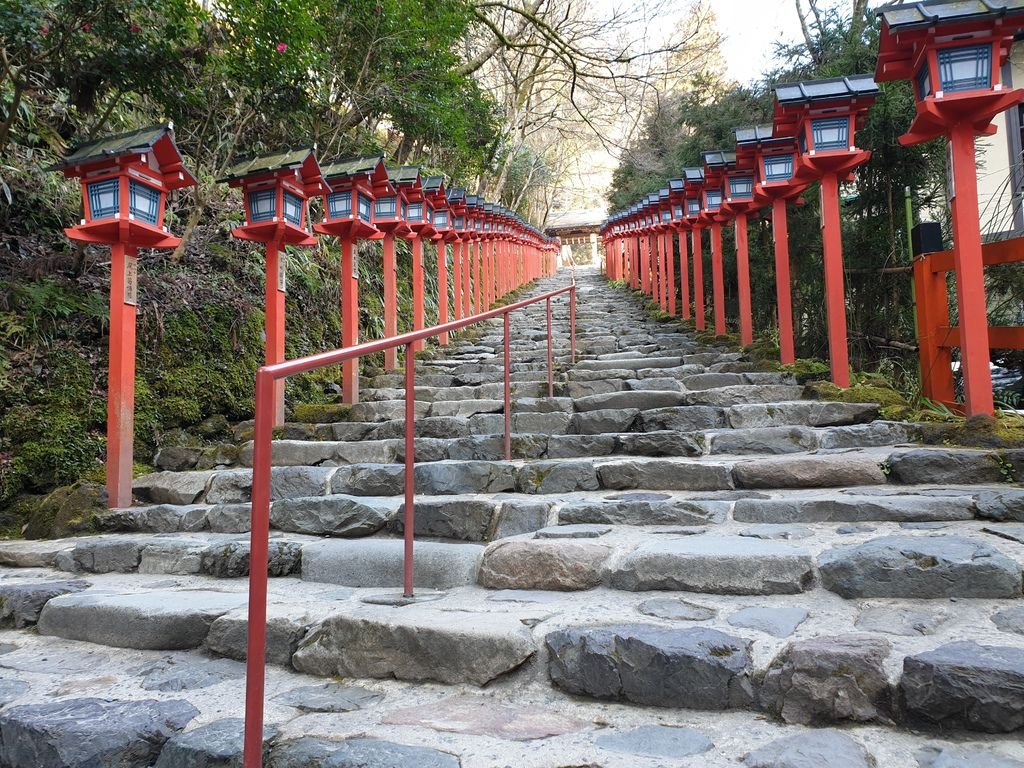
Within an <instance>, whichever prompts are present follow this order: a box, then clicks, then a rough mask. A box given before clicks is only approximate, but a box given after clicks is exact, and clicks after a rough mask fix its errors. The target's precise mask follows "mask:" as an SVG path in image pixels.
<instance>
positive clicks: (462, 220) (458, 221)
mask: <svg viewBox="0 0 1024 768" xmlns="http://www.w3.org/2000/svg"><path fill="white" fill-rule="evenodd" d="M455 228H456V229H465V228H466V217H465V216H456V217H455Z"/></svg>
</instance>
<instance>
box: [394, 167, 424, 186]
mask: <svg viewBox="0 0 1024 768" xmlns="http://www.w3.org/2000/svg"><path fill="white" fill-rule="evenodd" d="M388 178H389V179H390V180H391V183H392V184H398V185H400V186H416V185H418V184H419V183H420V169H419V166H416V165H402V166H399V167H398V168H388Z"/></svg>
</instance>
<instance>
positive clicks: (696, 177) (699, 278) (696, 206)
mask: <svg viewBox="0 0 1024 768" xmlns="http://www.w3.org/2000/svg"><path fill="white" fill-rule="evenodd" d="M683 182H684V189H685V196H686V221H687V223H688V224H689V226H690V240H691V244H692V246H693V318H694V322H695V324H696V327H697V330H698V331H703V330H704V329H705V328H706V327H707V323H706V319H705V318H706V310H705V308H704V256H703V254H702V252H701V251H702V249H701V231H702V230H703V229H704V227H705V223H704V220H703V218H702V217H701V207H702V201H703V199H704V169H703V168H683Z"/></svg>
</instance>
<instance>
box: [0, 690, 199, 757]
mask: <svg viewBox="0 0 1024 768" xmlns="http://www.w3.org/2000/svg"><path fill="white" fill-rule="evenodd" d="M198 714H199V710H197V709H196V708H195V707H193V706H192V705H191V704H189V703H188V702H187V701H180V700H171V701H155V700H152V699H143V700H135V701H105V700H103V699H64V700H61V701H54V702H50V703H46V704H28V705H24V706H20V707H10V708H8V709H5V710H4V711H3V712H2V713H0V764H2V765H4V766H9V768H93V767H94V766H95V767H99V766H117V768H149V766H151V765H153V763H154V762H155V761H156V759H157V756H158V755H159V753H160V749H161V747H162V746H163V745H164V743H165V742H166V741H167V740H168V739H169V738H170V737H171V736H173V735H174V734H176V733H178V732H180V731H181V730H182V729H183V728H184V727H185V726H186V725H187V724H188V723H189V722H190V721H191V720H192V719H193V718H194V717H195V716H196V715H198Z"/></svg>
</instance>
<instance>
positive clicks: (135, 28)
mask: <svg viewBox="0 0 1024 768" xmlns="http://www.w3.org/2000/svg"><path fill="white" fill-rule="evenodd" d="M128 31H129V32H131V33H132V34H133V35H137V34H138V33H139V32H141V31H142V27H140V26H139V25H138V24H132V25H131V26H130V27H128Z"/></svg>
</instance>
